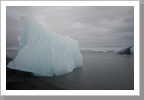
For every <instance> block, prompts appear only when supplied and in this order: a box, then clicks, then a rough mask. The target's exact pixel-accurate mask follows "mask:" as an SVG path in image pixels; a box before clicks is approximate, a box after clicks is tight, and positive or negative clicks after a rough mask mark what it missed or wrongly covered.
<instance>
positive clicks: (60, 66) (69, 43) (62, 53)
mask: <svg viewBox="0 0 144 100" xmlns="http://www.w3.org/2000/svg"><path fill="white" fill-rule="evenodd" d="M21 20H22V22H23V26H24V32H23V34H22V36H21V38H20V40H19V52H18V55H17V56H16V58H15V59H14V60H13V61H11V62H10V63H9V64H8V67H9V68H12V69H17V70H21V71H27V72H32V73H35V74H37V75H41V76H54V75H56V76H59V75H63V74H66V73H69V72H71V71H73V69H74V68H77V67H82V55H81V53H80V51H79V43H78V41H76V40H73V39H72V38H70V37H68V36H66V37H64V36H62V35H60V34H57V33H55V32H53V31H51V30H49V29H46V28H44V27H43V26H42V25H40V24H39V23H37V22H35V21H33V20H30V19H27V18H21Z"/></svg>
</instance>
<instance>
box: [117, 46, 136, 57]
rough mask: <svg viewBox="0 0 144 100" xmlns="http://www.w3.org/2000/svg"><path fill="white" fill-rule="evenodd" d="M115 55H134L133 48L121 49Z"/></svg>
mask: <svg viewBox="0 0 144 100" xmlns="http://www.w3.org/2000/svg"><path fill="white" fill-rule="evenodd" d="M116 53H118V54H128V55H130V54H134V47H128V48H123V49H121V50H119V51H117V52H116Z"/></svg>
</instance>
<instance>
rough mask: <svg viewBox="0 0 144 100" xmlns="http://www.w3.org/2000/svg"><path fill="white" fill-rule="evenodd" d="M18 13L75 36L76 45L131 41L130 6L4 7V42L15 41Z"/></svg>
mask: <svg viewBox="0 0 144 100" xmlns="http://www.w3.org/2000/svg"><path fill="white" fill-rule="evenodd" d="M21 16H23V17H31V18H33V19H35V20H37V21H38V22H39V23H41V24H42V25H44V26H45V27H47V28H49V29H51V30H53V31H55V32H57V33H59V34H62V35H64V36H65V35H68V36H70V37H72V38H74V39H77V40H78V41H79V42H80V45H98V44H99V45H108V44H113V45H121V44H124V43H125V44H127V45H131V44H132V43H133V41H134V39H133V37H134V7H130V6H129V7H7V44H10V45H14V44H18V43H16V38H17V37H18V36H20V33H21V31H22V26H21V21H20V19H19V18H20V17H21Z"/></svg>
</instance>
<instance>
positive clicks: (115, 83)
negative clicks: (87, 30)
mask: <svg viewBox="0 0 144 100" xmlns="http://www.w3.org/2000/svg"><path fill="white" fill-rule="evenodd" d="M81 53H82V55H83V67H82V68H77V69H75V70H74V71H73V72H71V73H68V74H66V75H62V76H56V77H52V78H47V80H48V81H49V82H52V83H53V84H55V85H57V86H60V87H63V88H67V89H70V90H133V89H134V55H119V54H116V53H114V52H92V51H82V52H81Z"/></svg>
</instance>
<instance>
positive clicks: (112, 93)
mask: <svg viewBox="0 0 144 100" xmlns="http://www.w3.org/2000/svg"><path fill="white" fill-rule="evenodd" d="M6 6H134V48H136V49H135V50H134V90H6V67H5V66H6ZM139 19H140V18H139V1H137V0H136V1H1V95H4V96H7V95H32V96H44V95H46V96H47V95H50V96H53V95H56V96H62V95H64V96H69V95H75V96H76V95H82V96H131V95H133V96H139V95H140V64H139V63H140V62H139V61H140V60H139V45H140V44H139V41H140V40H139V34H140V32H139V25H140V23H139Z"/></svg>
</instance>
